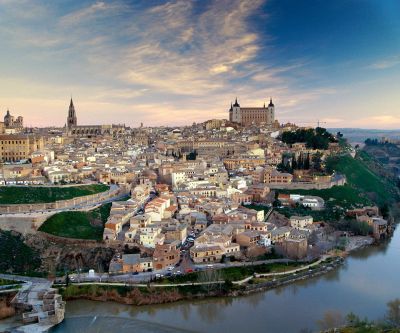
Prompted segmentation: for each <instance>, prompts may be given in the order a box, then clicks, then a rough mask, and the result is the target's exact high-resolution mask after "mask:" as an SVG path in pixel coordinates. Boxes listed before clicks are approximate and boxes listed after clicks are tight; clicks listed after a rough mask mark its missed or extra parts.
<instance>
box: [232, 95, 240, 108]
mask: <svg viewBox="0 0 400 333" xmlns="http://www.w3.org/2000/svg"><path fill="white" fill-rule="evenodd" d="M233 106H240V105H239V103H238V101H237V97H236V98H235V104H233Z"/></svg>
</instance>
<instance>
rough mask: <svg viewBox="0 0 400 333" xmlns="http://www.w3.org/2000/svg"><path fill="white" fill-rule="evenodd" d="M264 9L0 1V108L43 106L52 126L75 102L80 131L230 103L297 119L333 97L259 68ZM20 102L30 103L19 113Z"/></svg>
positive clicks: (296, 65)
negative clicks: (0, 50)
mask: <svg viewBox="0 0 400 333" xmlns="http://www.w3.org/2000/svg"><path fill="white" fill-rule="evenodd" d="M265 1H266V0H218V1H207V2H203V1H186V0H185V1H184V0H171V1H167V2H164V3H162V4H160V5H152V4H154V3H153V2H149V1H142V2H140V1H138V2H134V3H133V4H132V3H131V2H126V1H123V0H113V1H111V0H110V1H90V0H85V1H83V2H75V3H74V4H73V6H68V5H66V4H65V3H62V4H61V3H60V4H59V3H58V2H40V1H33V0H32V1H29V0H15V1H14V0H13V1H10V0H0V4H1V5H2V7H3V8H2V12H0V20H2V22H4V29H3V27H2V29H1V30H0V39H1V40H2V41H5V42H6V45H7V46H6V47H5V48H4V49H8V47H9V48H10V49H11V50H12V51H13V52H14V53H15V54H16V55H17V57H16V60H14V59H12V55H10V56H9V58H10V59H11V60H12V61H15V63H16V64H14V67H13V68H11V69H10V66H1V65H0V75H2V76H3V79H1V78H0V101H2V103H6V104H8V105H9V104H11V105H9V106H10V107H12V106H13V105H12V104H14V106H15V107H17V106H19V107H21V111H18V113H21V114H23V113H24V112H26V114H25V116H28V117H31V116H30V115H31V114H32V112H38V114H39V112H41V110H43V108H41V105H40V104H39V103H42V102H43V100H44V99H45V98H49V100H51V102H49V103H46V108H47V109H48V110H52V109H53V110H54V108H57V110H59V113H51V114H54V115H55V116H57V120H56V119H54V120H51V121H53V122H56V121H57V123H58V124H60V125H61V124H63V123H64V118H65V109H58V108H60V103H59V101H60V99H61V98H62V95H63V94H64V95H65V96H68V95H69V94H70V93H72V94H73V95H74V96H76V99H77V98H79V99H80V100H76V105H77V108H78V115H79V117H80V118H79V119H80V120H82V121H85V119H87V120H90V119H93V114H95V113H96V112H97V113H96V114H97V117H95V118H96V119H97V120H98V121H104V122H105V121H112V119H113V117H114V116H115V115H118V119H122V120H123V121H125V122H127V123H128V122H130V123H132V124H133V119H134V120H135V122H137V121H144V122H148V123H150V122H152V123H154V124H162V123H169V124H172V123H174V124H175V123H181V124H183V123H187V122H188V114H190V119H191V120H193V121H201V120H206V119H207V118H211V117H216V116H218V117H226V116H227V107H228V105H229V102H230V101H231V100H232V99H233V98H234V97H235V96H238V97H239V98H240V101H241V104H242V105H262V104H263V103H264V102H266V100H267V99H268V98H269V97H270V96H271V97H274V100H275V101H276V102H277V103H276V104H277V108H278V109H279V113H280V114H281V115H284V114H286V115H287V117H288V118H289V117H294V116H297V115H299V114H300V113H301V111H304V110H305V107H304V105H305V104H306V103H309V102H310V101H315V100H318V99H321V98H323V97H325V96H330V95H332V94H334V93H335V92H336V89H334V88H329V87H323V86H319V87H317V88H315V87H312V88H304V89H303V88H300V87H299V85H297V82H296V78H294V77H295V75H294V73H297V74H300V73H301V77H304V75H306V74H304V73H307V71H306V70H305V67H306V66H307V65H309V64H308V63H307V61H306V60H304V59H291V61H290V62H289V61H288V62H287V63H285V64H283V65H282V64H277V63H275V62H273V61H272V60H269V59H264V58H263V54H265V53H268V51H269V50H270V49H273V47H274V46H273V38H272V36H268V34H267V32H266V31H260V29H257V27H256V26H255V25H254V22H253V17H254V16H255V15H257V14H259V12H260V11H261V10H262V9H263V6H264V5H265ZM265 19H266V20H268V19H269V18H268V16H265ZM3 55H4V54H3ZM6 55H7V54H6ZM0 60H1V55H0ZM21 76H22V77H23V79H21V80H20V77H21ZM7 82H11V83H12V86H13V87H15V89H13V91H11V90H10V88H7ZM17 87H20V88H19V89H18V88H17ZM21 87H23V88H21ZM27 87H28V88H27ZM6 94H7V95H6ZM66 99H67V97H66ZM28 100H29V102H33V101H35V100H36V101H37V102H36V103H33V104H32V105H31V107H30V108H27V109H24V108H25V106H26V105H28V104H27V101H28ZM66 103H67V101H66ZM33 105H35V106H33ZM0 107H1V105H0ZM65 107H66V106H65ZM35 109H36V110H37V111H34V110H35ZM306 111H307V110H306ZM49 112H51V111H49ZM82 114H86V115H87V116H88V117H87V118H84V116H83V115H82ZM100 114H101V116H102V117H101V118H100ZM32 119H33V117H32ZM35 119H40V116H39V115H38V116H37V117H36V116H35ZM288 120H290V119H288ZM42 121H43V120H42Z"/></svg>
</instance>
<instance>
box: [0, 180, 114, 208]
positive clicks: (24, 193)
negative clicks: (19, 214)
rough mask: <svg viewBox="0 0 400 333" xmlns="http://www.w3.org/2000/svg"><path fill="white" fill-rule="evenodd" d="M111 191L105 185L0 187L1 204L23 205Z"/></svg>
mask: <svg viewBox="0 0 400 333" xmlns="http://www.w3.org/2000/svg"><path fill="white" fill-rule="evenodd" d="M108 189H109V187H108V186H106V185H103V184H92V185H82V186H72V187H20V186H5V187H0V203H2V204H23V203H41V202H54V201H57V200H65V199H72V198H75V197H81V196H84V195H89V194H95V193H99V192H104V191H107V190H108Z"/></svg>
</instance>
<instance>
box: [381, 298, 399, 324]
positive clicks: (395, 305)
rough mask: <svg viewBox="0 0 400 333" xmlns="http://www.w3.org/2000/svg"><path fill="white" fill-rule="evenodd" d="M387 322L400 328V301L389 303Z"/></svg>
mask: <svg viewBox="0 0 400 333" xmlns="http://www.w3.org/2000/svg"><path fill="white" fill-rule="evenodd" d="M387 307H388V309H387V312H386V316H385V320H386V322H387V323H388V324H389V325H390V326H392V327H396V328H400V299H399V298H396V299H395V300H393V301H390V302H388V303H387Z"/></svg>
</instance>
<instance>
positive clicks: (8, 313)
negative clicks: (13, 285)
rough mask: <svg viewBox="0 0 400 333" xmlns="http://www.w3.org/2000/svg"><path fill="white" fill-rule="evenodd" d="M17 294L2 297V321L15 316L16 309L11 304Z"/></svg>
mask: <svg viewBox="0 0 400 333" xmlns="http://www.w3.org/2000/svg"><path fill="white" fill-rule="evenodd" d="M15 294H16V293H15V292H10V293H7V294H2V295H0V320H1V319H5V318H8V317H12V316H14V315H15V309H14V307H13V306H11V304H10V303H11V301H12V299H13V298H14V296H15Z"/></svg>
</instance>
